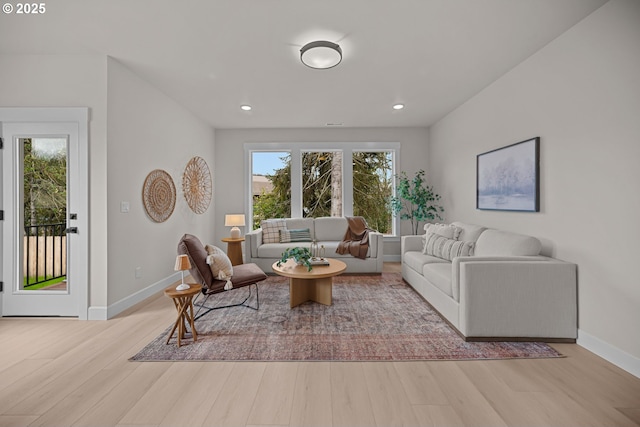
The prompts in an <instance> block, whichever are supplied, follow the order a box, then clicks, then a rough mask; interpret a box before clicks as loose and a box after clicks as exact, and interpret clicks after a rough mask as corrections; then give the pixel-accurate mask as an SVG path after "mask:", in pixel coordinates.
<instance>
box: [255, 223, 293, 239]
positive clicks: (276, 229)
mask: <svg viewBox="0 0 640 427" xmlns="http://www.w3.org/2000/svg"><path fill="white" fill-rule="evenodd" d="M260 228H262V243H279V242H280V230H284V229H286V228H287V226H286V223H285V220H284V219H267V220H264V221H261V222H260Z"/></svg>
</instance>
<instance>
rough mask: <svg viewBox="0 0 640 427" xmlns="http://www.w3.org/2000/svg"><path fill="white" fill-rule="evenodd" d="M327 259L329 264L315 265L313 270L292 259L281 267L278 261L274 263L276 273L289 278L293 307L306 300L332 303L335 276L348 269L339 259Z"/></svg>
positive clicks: (326, 303) (290, 298)
mask: <svg viewBox="0 0 640 427" xmlns="http://www.w3.org/2000/svg"><path fill="white" fill-rule="evenodd" d="M327 260H328V261H329V265H314V266H313V268H312V269H311V271H308V269H307V267H306V266H304V265H297V264H296V263H295V261H293V260H291V259H290V260H288V261H287V262H286V263H284V264H282V265H281V266H280V267H278V263H277V262H275V263H273V265H272V266H271V268H272V269H273V271H274V272H275V273H276V274H279V275H280V276H284V277H288V278H289V305H290V306H291V308H293V307H295V306H297V305H300V304H302V303H303V302H306V301H315V302H319V303H320V304H324V305H331V302H332V290H333V276H337V275H338V274H340V273H342V272H343V271H344V270H346V269H347V264H345V263H344V262H342V261H340V260H337V259H332V258H327Z"/></svg>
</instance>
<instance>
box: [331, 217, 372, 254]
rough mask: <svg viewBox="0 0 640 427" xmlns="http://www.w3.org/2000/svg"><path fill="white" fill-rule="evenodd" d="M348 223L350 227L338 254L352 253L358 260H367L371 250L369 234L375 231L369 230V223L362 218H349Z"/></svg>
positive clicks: (339, 246) (337, 250) (340, 244)
mask: <svg viewBox="0 0 640 427" xmlns="http://www.w3.org/2000/svg"><path fill="white" fill-rule="evenodd" d="M347 222H348V224H349V227H348V228H347V232H346V233H345V235H344V238H343V239H342V242H340V243H339V244H338V248H337V249H336V252H337V253H339V254H346V253H350V254H351V255H352V256H354V257H356V258H360V259H365V258H366V257H367V251H368V250H369V232H370V231H375V230H372V229H371V228H369V227H368V226H367V221H366V220H365V219H364V218H363V217H361V216H348V217H347Z"/></svg>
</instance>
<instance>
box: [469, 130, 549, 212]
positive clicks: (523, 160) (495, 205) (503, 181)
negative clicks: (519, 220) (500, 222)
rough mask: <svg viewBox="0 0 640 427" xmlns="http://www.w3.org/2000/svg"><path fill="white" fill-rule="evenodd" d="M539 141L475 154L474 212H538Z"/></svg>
mask: <svg viewBox="0 0 640 427" xmlns="http://www.w3.org/2000/svg"><path fill="white" fill-rule="evenodd" d="M539 172H540V138H539V137H535V138H531V139H528V140H526V141H522V142H518V143H516V144H512V145H508V146H506V147H502V148H498V149H496V150H493V151H488V152H486V153H482V154H478V156H477V160H476V208H477V209H487V210H500V211H523V212H539V211H540V176H539Z"/></svg>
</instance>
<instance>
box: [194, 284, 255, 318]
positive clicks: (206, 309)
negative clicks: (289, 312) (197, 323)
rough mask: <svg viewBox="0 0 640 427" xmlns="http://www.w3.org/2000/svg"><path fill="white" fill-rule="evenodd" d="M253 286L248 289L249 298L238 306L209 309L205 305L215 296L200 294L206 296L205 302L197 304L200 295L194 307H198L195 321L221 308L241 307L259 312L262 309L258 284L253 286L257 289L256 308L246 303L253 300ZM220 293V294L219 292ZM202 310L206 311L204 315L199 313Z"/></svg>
mask: <svg viewBox="0 0 640 427" xmlns="http://www.w3.org/2000/svg"><path fill="white" fill-rule="evenodd" d="M251 286H252V285H248V287H249V295H247V297H246V298H245V299H244V300H242V302H240V303H237V304H230V305H223V306H218V307H208V306H206V305H205V304H206V302H207V300H208V299H209V297H210V296H211V295H214V294H208V295H207V294H206V293H204V292H203V293H202V294H200V295H204V297H205V298H204V301H203V302H202V303H198V302H197V301H198V298H200V295H198V297H197V298H196V300H195V301H194V302H193V305H195V306H196V307H198V310H197V311H196V316H195V318H194V319H193V320H198V319H199V318H201V317H202V316H204V315H205V314H208V313H209V312H211V311H213V310H218V309H221V308H231V307H240V306H243V307H247V308H250V309H252V310H256V311H257V310H259V309H260V293H259V291H258V284H257V283H254V284H253V286H255V287H256V306H255V307H252V306H250V305H249V304H246V302H247V301H248V300H249V298H251ZM218 293H220V292H218ZM202 309H205V311H204V312H203V313H202V314H199V313H200V310H202Z"/></svg>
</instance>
